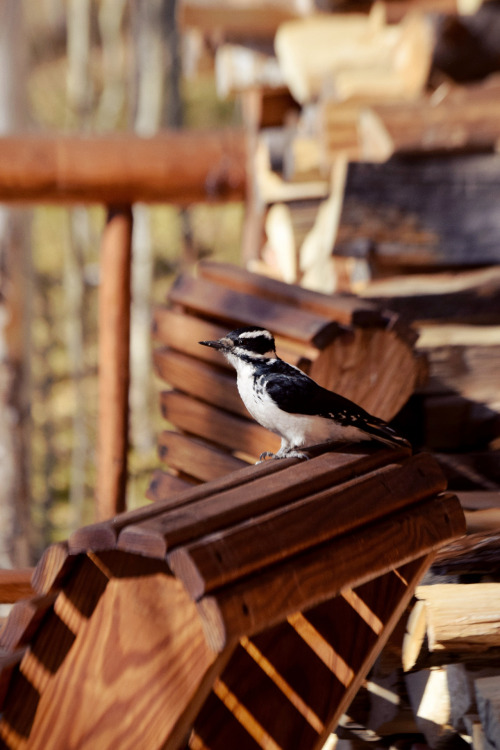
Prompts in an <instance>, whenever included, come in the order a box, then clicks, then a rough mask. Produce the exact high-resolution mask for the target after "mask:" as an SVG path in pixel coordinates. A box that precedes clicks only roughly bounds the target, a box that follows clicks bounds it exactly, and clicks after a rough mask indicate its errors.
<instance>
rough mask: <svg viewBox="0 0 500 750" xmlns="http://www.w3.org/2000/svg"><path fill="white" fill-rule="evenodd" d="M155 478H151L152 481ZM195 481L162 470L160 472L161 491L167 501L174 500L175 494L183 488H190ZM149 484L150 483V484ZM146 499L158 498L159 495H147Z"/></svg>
mask: <svg viewBox="0 0 500 750" xmlns="http://www.w3.org/2000/svg"><path fill="white" fill-rule="evenodd" d="M154 481H155V480H154V479H153V480H152V482H154ZM196 484H197V483H196V482H195V481H194V480H193V481H191V480H190V479H184V478H181V477H178V476H177V475H175V474H170V473H166V472H163V473H162V492H163V493H164V494H165V495H166V497H167V502H171V503H172V502H175V498H176V497H177V495H179V494H180V493H181V492H184V491H185V490H188V489H190V488H191V487H193V486H194V485H196ZM150 486H151V485H150ZM148 499H150V500H158V499H159V496H158V495H155V494H152V496H151V497H149V495H148Z"/></svg>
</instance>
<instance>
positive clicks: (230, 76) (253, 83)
mask: <svg viewBox="0 0 500 750" xmlns="http://www.w3.org/2000/svg"><path fill="white" fill-rule="evenodd" d="M215 83H216V87H217V94H218V96H219V97H220V98H221V99H226V98H228V97H229V96H233V95H235V94H238V93H241V92H242V91H244V90H245V89H249V88H271V89H281V90H283V89H285V81H284V78H283V75H282V73H281V70H280V67H279V64H278V60H277V59H276V57H275V56H274V55H272V54H266V53H265V52H263V51H261V50H256V49H252V48H251V47H244V46H243V45H236V44H223V45H221V46H220V47H218V48H217V51H216V54H215Z"/></svg>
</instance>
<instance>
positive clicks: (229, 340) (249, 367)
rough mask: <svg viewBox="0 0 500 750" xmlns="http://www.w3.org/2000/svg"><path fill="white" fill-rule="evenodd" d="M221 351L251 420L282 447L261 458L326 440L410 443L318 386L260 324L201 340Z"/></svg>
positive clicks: (291, 452)
mask: <svg viewBox="0 0 500 750" xmlns="http://www.w3.org/2000/svg"><path fill="white" fill-rule="evenodd" d="M199 343H200V344H202V345H203V346H211V347H212V348H214V349H217V350H218V351H220V352H221V353H222V354H223V355H224V356H225V358H226V359H227V360H228V361H229V362H230V363H231V364H232V365H233V367H234V368H235V369H236V373H237V385H238V391H239V393H240V396H241V398H242V400H243V403H244V404H245V406H246V408H247V409H248V411H249V412H250V414H251V415H252V416H253V417H254V419H256V420H257V422H259V424H261V425H262V426H263V427H265V428H266V429H268V430H271V432H275V433H276V434H277V435H279V436H280V437H281V447H280V449H279V451H278V452H277V453H276V454H274V453H270V452H267V451H266V452H264V453H262V455H261V456H260V460H261V461H262V460H264V459H265V458H290V457H295V458H307V457H308V456H307V455H306V454H305V453H303V452H301V451H298V450H296V449H297V448H307V447H312V446H314V445H319V444H321V443H327V442H352V441H359V440H367V439H368V440H379V441H381V442H383V443H387V444H388V445H391V446H406V447H410V443H409V442H408V441H407V440H405V439H404V438H402V437H399V435H397V433H396V432H395V431H394V430H393V429H392V427H389V425H387V424H386V423H385V422H384V421H383V420H382V419H379V418H378V417H373V416H372V415H371V414H369V413H368V412H367V411H365V410H364V409H362V408H361V407H360V406H357V405H356V404H355V403H353V402H352V401H350V400H349V399H347V398H344V397H343V396H339V395H338V394H337V393H333V392H332V391H328V390H327V389H326V388H323V387H322V386H320V385H318V384H317V383H315V382H314V380H312V379H311V378H310V377H309V376H308V375H306V374H305V373H304V372H302V370H299V368H298V367H295V366H294V365H290V364H288V363H287V362H284V361H283V360H282V359H280V358H279V357H278V356H277V354H276V347H275V343H274V337H273V335H272V334H271V333H270V332H269V331H266V330H265V329H263V328H256V327H248V328H237V329H236V330H235V331H231V333H228V334H227V336H223V337H222V338H220V339H218V340H217V341H200V342H199Z"/></svg>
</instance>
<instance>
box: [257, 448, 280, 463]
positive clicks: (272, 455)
mask: <svg viewBox="0 0 500 750" xmlns="http://www.w3.org/2000/svg"><path fill="white" fill-rule="evenodd" d="M271 458H279V456H278V455H277V454H276V453H271V451H264V453H261V454H260V456H259V460H258V461H257V463H258V464H262V463H264V461H266V460H267V459H271Z"/></svg>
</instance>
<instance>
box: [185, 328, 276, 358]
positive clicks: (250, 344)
mask: <svg viewBox="0 0 500 750" xmlns="http://www.w3.org/2000/svg"><path fill="white" fill-rule="evenodd" d="M199 343H200V344H202V345H203V346H211V347H212V348H213V349H217V350H218V351H220V352H221V353H222V354H224V355H225V356H226V357H227V359H228V360H229V361H230V362H232V363H233V364H235V359H236V360H238V359H239V360H243V361H251V360H255V359H266V358H269V357H276V346H275V343H274V337H273V335H272V333H270V332H269V331H266V329H265V328H257V327H255V326H253V327H247V328H237V329H236V330H235V331H231V332H230V333H228V334H227V335H226V336H223V337H222V338H220V339H217V340H216V341H200V342H199Z"/></svg>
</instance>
